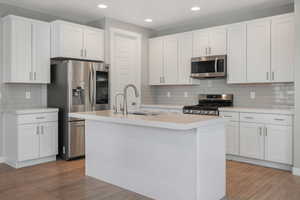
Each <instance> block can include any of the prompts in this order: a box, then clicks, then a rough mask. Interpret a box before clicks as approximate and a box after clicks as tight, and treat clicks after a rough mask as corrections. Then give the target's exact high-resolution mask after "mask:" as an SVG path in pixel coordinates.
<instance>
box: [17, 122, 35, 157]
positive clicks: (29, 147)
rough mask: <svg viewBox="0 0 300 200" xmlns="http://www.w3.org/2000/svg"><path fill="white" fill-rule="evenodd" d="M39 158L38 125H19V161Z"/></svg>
mask: <svg viewBox="0 0 300 200" xmlns="http://www.w3.org/2000/svg"><path fill="white" fill-rule="evenodd" d="M36 158H39V135H38V132H37V125H35V124H29V125H21V126H19V127H18V161H25V160H33V159H36Z"/></svg>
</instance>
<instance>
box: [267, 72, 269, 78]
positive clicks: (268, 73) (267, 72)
mask: <svg viewBox="0 0 300 200" xmlns="http://www.w3.org/2000/svg"><path fill="white" fill-rule="evenodd" d="M267 80H269V72H267Z"/></svg>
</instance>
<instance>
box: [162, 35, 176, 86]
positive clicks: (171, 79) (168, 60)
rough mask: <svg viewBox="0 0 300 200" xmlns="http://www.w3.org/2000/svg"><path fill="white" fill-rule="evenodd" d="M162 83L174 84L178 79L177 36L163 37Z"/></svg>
mask: <svg viewBox="0 0 300 200" xmlns="http://www.w3.org/2000/svg"><path fill="white" fill-rule="evenodd" d="M163 55H164V58H163V59H164V67H163V69H164V73H163V83H164V84H176V83H177V81H178V38H177V36H170V37H167V38H165V39H164V53H163Z"/></svg>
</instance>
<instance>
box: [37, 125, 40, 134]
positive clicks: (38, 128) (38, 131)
mask: <svg viewBox="0 0 300 200" xmlns="http://www.w3.org/2000/svg"><path fill="white" fill-rule="evenodd" d="M36 134H37V135H39V134H40V127H39V126H37V127H36Z"/></svg>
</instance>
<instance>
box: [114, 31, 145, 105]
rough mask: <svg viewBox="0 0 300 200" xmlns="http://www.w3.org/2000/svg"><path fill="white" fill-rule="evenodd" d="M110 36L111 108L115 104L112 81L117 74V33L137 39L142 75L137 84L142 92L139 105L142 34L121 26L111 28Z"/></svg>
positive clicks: (140, 65)
mask: <svg viewBox="0 0 300 200" xmlns="http://www.w3.org/2000/svg"><path fill="white" fill-rule="evenodd" d="M109 32H110V34H109V36H110V44H109V45H110V56H109V58H110V77H109V78H110V101H109V102H111V103H110V106H111V108H112V107H113V105H114V93H113V91H114V89H115V88H114V84H113V83H112V80H114V75H115V74H116V71H115V70H116V69H115V67H114V66H115V60H114V55H115V49H114V42H115V41H114V36H115V35H125V36H127V37H132V38H136V39H137V43H138V44H137V54H138V58H137V68H138V74H139V75H140V76H139V78H138V79H137V81H138V83H137V85H136V87H137V89H138V92H139V94H140V96H139V100H138V102H137V104H138V105H140V104H141V99H142V97H141V88H142V81H141V79H142V35H141V34H139V33H136V32H131V31H127V30H123V29H119V28H110V29H109Z"/></svg>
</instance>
